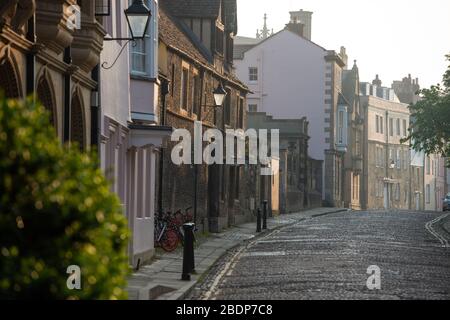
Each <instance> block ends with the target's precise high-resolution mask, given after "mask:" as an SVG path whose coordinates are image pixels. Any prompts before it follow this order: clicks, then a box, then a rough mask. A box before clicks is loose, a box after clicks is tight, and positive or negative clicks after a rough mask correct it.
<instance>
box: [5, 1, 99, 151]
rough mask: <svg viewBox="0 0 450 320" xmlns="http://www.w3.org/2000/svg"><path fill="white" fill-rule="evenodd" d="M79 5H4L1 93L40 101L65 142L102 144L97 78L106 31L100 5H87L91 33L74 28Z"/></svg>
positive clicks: (29, 3) (63, 2) (87, 28)
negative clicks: (95, 100) (75, 7)
mask: <svg viewBox="0 0 450 320" xmlns="http://www.w3.org/2000/svg"><path fill="white" fill-rule="evenodd" d="M76 4H77V1H75V0H58V1H50V0H42V1H32V0H21V1H2V3H1V4H0V74H1V75H2V76H1V80H0V88H1V90H3V91H4V92H5V94H6V96H7V97H12V98H23V97H25V96H26V95H29V94H32V93H36V97H37V99H38V100H39V101H41V103H43V105H44V106H45V108H46V109H47V110H48V111H49V113H50V117H51V122H52V124H53V125H54V127H55V130H56V132H57V135H58V137H59V138H60V140H61V142H72V143H77V144H78V145H79V146H80V148H81V149H88V148H90V146H91V145H92V144H94V145H95V144H96V141H97V140H96V136H97V132H96V129H97V125H96V110H95V109H93V108H91V107H92V105H91V97H92V95H95V94H96V92H98V83H97V79H96V75H97V72H98V63H99V57H100V52H101V49H102V43H103V36H104V30H103V28H102V27H101V26H100V25H99V24H98V23H97V20H96V16H95V7H94V3H87V4H86V5H85V12H86V15H85V16H84V21H83V22H84V23H85V25H86V28H85V29H83V30H77V29H76V28H71V27H70V21H71V20H70V18H71V15H72V13H73V11H72V10H71V9H70V8H71V6H72V5H76Z"/></svg>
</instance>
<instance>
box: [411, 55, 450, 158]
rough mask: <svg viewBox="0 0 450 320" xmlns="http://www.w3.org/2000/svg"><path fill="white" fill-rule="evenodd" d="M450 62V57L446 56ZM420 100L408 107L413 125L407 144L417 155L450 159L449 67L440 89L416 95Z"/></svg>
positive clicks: (437, 86)
mask: <svg viewBox="0 0 450 320" xmlns="http://www.w3.org/2000/svg"><path fill="white" fill-rule="evenodd" d="M446 57H447V60H449V61H450V55H447V56H446ZM419 94H420V97H421V99H420V100H419V102H417V103H416V104H415V105H411V106H410V110H411V117H412V119H413V124H412V126H411V128H410V131H409V132H410V135H409V137H408V138H407V139H405V141H410V142H411V144H412V146H413V148H414V149H415V150H417V151H424V152H425V153H426V154H427V155H430V154H439V155H442V156H443V157H446V158H449V157H450V66H449V67H448V69H447V71H446V72H445V74H444V78H443V82H442V85H441V84H438V85H435V86H432V87H431V88H429V89H422V90H420V91H419Z"/></svg>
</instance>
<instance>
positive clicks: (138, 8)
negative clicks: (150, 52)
mask: <svg viewBox="0 0 450 320" xmlns="http://www.w3.org/2000/svg"><path fill="white" fill-rule="evenodd" d="M151 16H152V12H151V11H150V9H149V8H148V7H147V6H146V5H145V3H144V1H143V0H134V1H133V4H132V5H131V6H130V7H129V8H128V9H127V10H125V17H126V18H127V23H128V27H129V28H130V32H131V38H132V39H133V40H142V39H144V37H145V33H146V32H147V28H148V24H149V22H150V18H151Z"/></svg>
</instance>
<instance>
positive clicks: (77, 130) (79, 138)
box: [70, 95, 85, 150]
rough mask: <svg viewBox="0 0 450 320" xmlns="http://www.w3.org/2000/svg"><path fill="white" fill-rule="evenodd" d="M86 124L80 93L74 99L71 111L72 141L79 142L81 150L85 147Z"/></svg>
mask: <svg viewBox="0 0 450 320" xmlns="http://www.w3.org/2000/svg"><path fill="white" fill-rule="evenodd" d="M84 130H85V125H84V116H83V107H82V105H81V100H80V98H79V97H78V95H75V96H74V97H73V99H72V108H71V112H70V141H72V142H76V143H78V146H79V147H80V149H81V150H84V148H85V134H84Z"/></svg>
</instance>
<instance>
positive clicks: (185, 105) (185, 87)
mask: <svg viewBox="0 0 450 320" xmlns="http://www.w3.org/2000/svg"><path fill="white" fill-rule="evenodd" d="M180 77H181V78H180V110H182V111H185V112H188V111H189V65H188V64H186V63H184V62H183V63H182V66H181V73H180Z"/></svg>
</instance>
